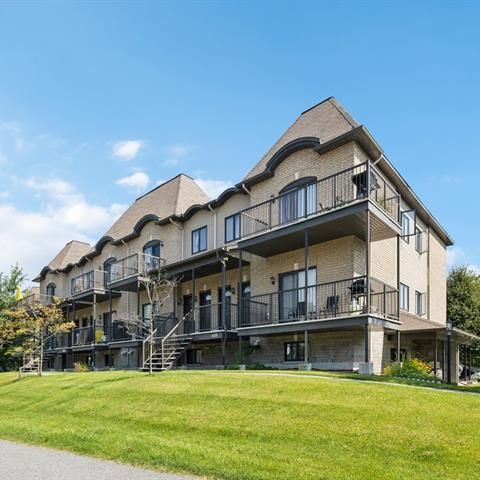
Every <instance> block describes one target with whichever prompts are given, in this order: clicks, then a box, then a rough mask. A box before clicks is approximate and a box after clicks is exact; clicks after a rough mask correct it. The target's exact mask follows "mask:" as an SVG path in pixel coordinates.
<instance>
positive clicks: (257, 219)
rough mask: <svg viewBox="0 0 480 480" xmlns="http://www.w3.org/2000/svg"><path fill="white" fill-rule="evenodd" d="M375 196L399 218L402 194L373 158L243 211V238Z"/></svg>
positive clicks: (388, 211)
mask: <svg viewBox="0 0 480 480" xmlns="http://www.w3.org/2000/svg"><path fill="white" fill-rule="evenodd" d="M367 198H369V199H371V200H373V201H375V202H376V203H377V204H378V206H379V207H381V208H382V209H383V210H384V211H385V213H386V214H387V215H388V216H389V217H390V218H392V219H393V220H394V221H395V222H397V223H398V221H399V204H400V196H399V195H398V193H397V192H396V191H395V189H394V188H393V187H392V185H391V184H390V183H389V182H388V181H387V180H385V178H384V177H383V175H382V174H381V173H380V172H379V170H378V169H376V168H375V167H374V166H373V165H371V164H369V162H365V163H363V164H361V165H357V166H355V167H351V168H347V169H346V170H343V171H341V172H338V173H335V174H333V175H330V176H328V177H325V178H321V179H319V180H317V181H315V182H311V183H309V184H307V185H303V186H301V187H298V188H295V189H292V190H289V191H288V192H285V193H282V194H280V195H278V196H276V197H274V198H272V199H270V200H267V201H265V202H263V203H259V204H257V205H253V206H252V207H249V208H246V209H244V210H242V211H241V212H240V232H241V233H240V238H244V237H247V236H250V235H254V234H257V233H260V232H264V231H267V230H270V229H272V228H275V227H279V226H282V225H287V224H289V223H293V222H296V221H298V220H300V219H304V218H310V217H312V216H316V215H319V214H323V213H327V212H330V211H332V210H336V209H339V208H341V207H345V206H347V205H350V204H352V203H354V202H356V201H358V200H364V199H367Z"/></svg>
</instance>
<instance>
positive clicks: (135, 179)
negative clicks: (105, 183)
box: [115, 172, 150, 192]
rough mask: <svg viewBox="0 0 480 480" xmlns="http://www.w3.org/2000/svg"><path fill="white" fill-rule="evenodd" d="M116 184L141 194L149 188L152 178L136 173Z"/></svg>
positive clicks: (119, 180) (120, 179)
mask: <svg viewBox="0 0 480 480" xmlns="http://www.w3.org/2000/svg"><path fill="white" fill-rule="evenodd" d="M115 183H116V184H117V185H120V186H122V187H126V188H129V189H130V190H133V191H135V192H141V191H143V190H145V189H146V188H147V187H148V184H149V183H150V178H149V177H148V175H147V174H146V173H143V172H136V173H134V174H132V175H130V176H128V177H123V178H119V179H118V180H117V181H116V182H115Z"/></svg>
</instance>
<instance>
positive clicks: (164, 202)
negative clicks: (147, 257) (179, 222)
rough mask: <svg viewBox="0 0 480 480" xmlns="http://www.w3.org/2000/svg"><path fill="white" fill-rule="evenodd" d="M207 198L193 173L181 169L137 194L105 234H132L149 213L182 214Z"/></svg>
mask: <svg viewBox="0 0 480 480" xmlns="http://www.w3.org/2000/svg"><path fill="white" fill-rule="evenodd" d="M208 201H209V198H208V196H207V194H206V193H205V192H204V191H203V190H202V189H201V188H200V187H199V186H198V185H197V184H196V183H195V182H194V181H193V179H192V178H191V177H189V176H188V175H185V174H183V173H182V174H180V175H177V176H176V177H174V178H172V179H171V180H168V181H167V182H165V183H163V184H162V185H159V186H158V187H156V188H154V189H153V190H151V191H150V192H148V193H146V194H145V195H143V196H141V197H139V198H137V199H136V200H135V202H133V203H132V205H130V207H128V208H127V210H126V211H125V212H124V213H123V214H122V215H121V217H120V218H119V219H118V220H117V221H116V222H115V223H114V224H113V225H112V226H111V227H110V229H109V230H108V231H107V232H106V233H105V235H104V237H111V238H112V239H113V240H119V239H121V238H123V237H125V236H127V235H129V234H131V233H132V232H133V231H134V227H135V225H136V224H137V223H138V221H139V220H140V219H141V218H143V217H145V216H146V215H155V216H156V217H158V218H160V219H161V218H166V217H170V216H171V215H181V214H182V213H184V212H185V211H186V210H187V209H188V208H189V207H190V206H192V205H195V204H203V203H206V202H208Z"/></svg>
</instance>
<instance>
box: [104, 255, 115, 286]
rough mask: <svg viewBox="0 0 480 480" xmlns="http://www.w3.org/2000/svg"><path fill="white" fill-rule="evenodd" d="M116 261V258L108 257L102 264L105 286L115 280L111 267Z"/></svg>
mask: <svg viewBox="0 0 480 480" xmlns="http://www.w3.org/2000/svg"><path fill="white" fill-rule="evenodd" d="M116 261H117V259H116V258H114V257H110V258H109V259H107V260H105V262H104V263H103V272H104V273H103V283H104V285H105V286H107V284H108V283H110V282H111V281H113V280H115V278H114V276H115V275H114V271H113V265H114V264H115V262H116Z"/></svg>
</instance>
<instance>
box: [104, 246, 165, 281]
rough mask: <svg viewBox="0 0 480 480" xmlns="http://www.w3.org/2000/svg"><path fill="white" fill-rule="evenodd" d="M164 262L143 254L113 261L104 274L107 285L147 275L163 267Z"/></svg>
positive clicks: (158, 258)
mask: <svg viewBox="0 0 480 480" xmlns="http://www.w3.org/2000/svg"><path fill="white" fill-rule="evenodd" d="M164 263H165V260H164V259H163V258H160V257H155V256H153V255H148V254H145V253H141V252H138V253H134V254H132V255H129V256H128V257H125V258H121V259H120V260H117V261H115V262H114V263H112V265H111V266H110V271H109V272H105V275H106V281H107V283H113V282H117V281H119V280H123V279H125V278H129V277H134V276H136V275H148V274H149V273H152V272H157V271H158V270H159V269H160V268H161V267H163V265H164Z"/></svg>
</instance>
